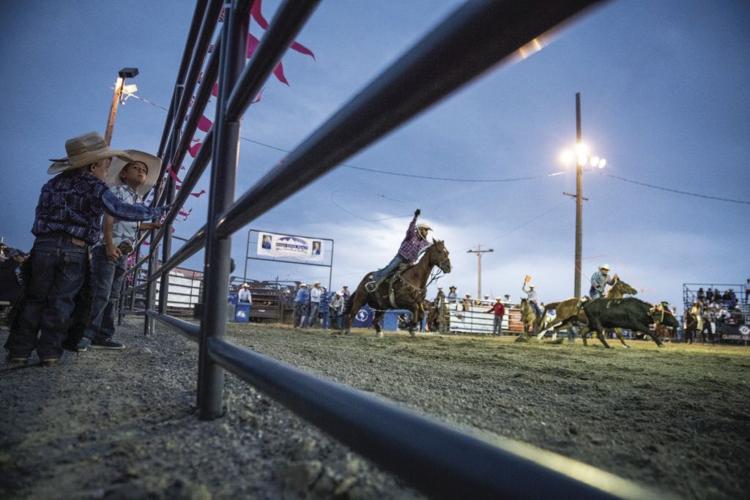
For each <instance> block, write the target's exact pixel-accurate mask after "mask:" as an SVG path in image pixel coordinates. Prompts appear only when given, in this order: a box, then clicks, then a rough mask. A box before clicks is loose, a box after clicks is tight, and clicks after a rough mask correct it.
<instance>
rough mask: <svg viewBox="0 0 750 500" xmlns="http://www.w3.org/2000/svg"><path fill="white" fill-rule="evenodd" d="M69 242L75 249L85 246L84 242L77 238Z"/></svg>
mask: <svg viewBox="0 0 750 500" xmlns="http://www.w3.org/2000/svg"><path fill="white" fill-rule="evenodd" d="M70 242H71V243H73V244H74V245H75V246H77V247H81V248H83V247H85V246H86V242H85V241H83V240H80V239H78V238H70Z"/></svg>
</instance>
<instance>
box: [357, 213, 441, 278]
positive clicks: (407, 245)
mask: <svg viewBox="0 0 750 500" xmlns="http://www.w3.org/2000/svg"><path fill="white" fill-rule="evenodd" d="M421 213H422V211H421V210H420V209H417V210H416V211H415V212H414V218H413V219H412V220H411V223H410V224H409V227H408V229H407V230H406V237H405V238H404V241H402V242H401V246H400V247H399V249H398V253H397V254H396V256H395V257H394V258H393V259H392V260H391V261H390V262H389V263H388V265H387V266H385V267H384V268H382V269H379V270H377V271H375V272H374V273H372V279H373V281H370V282H368V283H367V285H366V288H367V291H368V292H374V291H375V290H377V288H378V286H380V284H381V283H382V282H383V280H385V279H386V278H387V277H388V276H390V275H391V273H393V272H394V271H395V270H396V269H398V266H400V265H401V264H413V263H414V262H416V260H417V257H419V254H420V252H422V250H424V249H425V248H427V247H428V246H430V242H429V241H427V232H428V231H431V230H432V228H431V227H430V226H428V225H427V224H425V223H419V224H417V217H419V215H420V214H421Z"/></svg>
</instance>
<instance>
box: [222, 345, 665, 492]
mask: <svg viewBox="0 0 750 500" xmlns="http://www.w3.org/2000/svg"><path fill="white" fill-rule="evenodd" d="M208 342H209V344H208V347H209V354H210V356H211V357H212V358H213V360H214V361H215V362H217V363H219V364H221V365H222V366H223V367H224V368H226V369H227V370H229V371H231V372H232V373H234V374H235V375H237V376H238V377H240V378H241V379H243V380H245V381H247V382H249V383H250V384H252V385H253V386H254V387H255V388H257V389H259V390H261V391H263V392H264V393H266V394H267V395H269V396H270V397H272V398H273V399H275V400H276V401H278V402H279V403H281V404H283V405H284V406H286V407H287V408H289V409H290V410H292V411H293V412H295V413H296V414H298V415H300V416H301V417H303V418H305V419H306V420H308V421H309V422H311V423H313V424H315V425H316V426H318V427H319V428H320V429H322V430H323V431H325V432H326V433H328V434H330V435H331V436H333V437H334V438H336V439H338V440H339V441H341V442H342V443H344V444H345V445H347V446H349V447H351V448H352V449H353V450H355V451H357V452H358V453H361V454H362V455H363V456H365V457H367V458H369V459H371V460H373V461H374V462H376V463H377V464H379V465H380V466H381V467H383V468H385V469H387V470H389V471H391V472H393V473H395V474H397V475H398V476H400V477H401V478H403V479H405V480H407V481H409V482H410V483H411V484H413V485H414V486H415V487H417V488H419V489H420V490H421V491H423V492H424V493H427V494H428V495H430V496H432V497H435V498H472V499H474V498H561V497H563V496H564V497H567V498H577V499H579V498H655V497H654V496H653V495H654V492H651V491H648V490H646V489H644V488H642V487H640V486H638V485H636V484H635V483H632V482H630V481H627V480H624V479H621V478H619V477H617V476H614V475H612V474H609V473H607V472H604V471H602V470H599V469H596V468H595V467H591V466H588V465H585V464H582V463H580V462H576V461H574V460H571V459H568V458H565V457H562V456H560V455H557V454H555V453H551V452H547V451H543V450H541V449H537V448H534V447H532V446H530V445H526V444H523V443H519V442H516V441H511V440H508V439H504V438H500V437H498V438H496V439H494V440H493V442H492V443H490V442H488V441H483V440H481V439H479V438H477V437H472V436H469V435H467V434H464V433H462V432H460V431H458V430H456V429H453V428H452V427H449V426H448V425H446V424H444V423H440V422H437V421H435V420H433V419H431V418H428V417H425V416H422V415H419V414H417V413H415V412H413V411H410V410H406V409H404V408H401V407H399V406H396V405H395V404H394V403H391V402H389V401H387V400H384V399H380V398H377V397H374V396H372V395H370V394H367V393H365V392H362V391H358V390H356V389H352V388H351V387H349V386H345V385H342V384H338V383H335V382H331V381H328V380H325V379H323V378H319V377H316V376H314V375H310V374H308V373H305V372H303V371H302V370H299V369H297V368H294V367H292V366H290V365H287V364H285V363H282V362H279V361H276V360H274V359H273V358H270V357H268V356H264V355H262V354H259V353H256V352H253V351H251V350H249V349H246V348H244V347H240V346H236V345H233V344H231V343H229V342H227V341H225V340H220V339H214V338H212V339H209V341H208Z"/></svg>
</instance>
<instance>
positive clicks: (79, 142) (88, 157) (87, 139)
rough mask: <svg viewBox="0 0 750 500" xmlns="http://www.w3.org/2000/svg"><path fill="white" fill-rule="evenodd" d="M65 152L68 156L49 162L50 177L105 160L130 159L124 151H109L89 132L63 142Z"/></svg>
mask: <svg viewBox="0 0 750 500" xmlns="http://www.w3.org/2000/svg"><path fill="white" fill-rule="evenodd" d="M65 152H66V153H67V155H68V156H66V157H65V158H57V159H52V160H50V161H51V162H53V163H52V165H50V167H49V168H48V169H47V173H48V174H50V175H55V174H59V173H61V172H66V171H68V170H74V169H76V168H81V167H85V166H86V165H91V164H92V163H96V162H98V161H100V160H106V159H107V158H122V159H123V160H125V161H130V160H132V158H131V157H130V155H128V153H126V152H125V151H119V150H117V149H109V146H107V143H106V142H104V139H103V138H102V136H101V135H99V134H98V133H96V132H89V133H88V134H83V135H80V136H78V137H73V138H72V139H68V140H67V141H65Z"/></svg>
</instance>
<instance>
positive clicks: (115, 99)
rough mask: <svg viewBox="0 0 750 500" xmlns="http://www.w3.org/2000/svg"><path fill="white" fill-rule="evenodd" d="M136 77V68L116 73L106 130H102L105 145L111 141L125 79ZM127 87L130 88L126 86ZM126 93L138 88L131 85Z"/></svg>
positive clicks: (124, 69) (123, 69)
mask: <svg viewBox="0 0 750 500" xmlns="http://www.w3.org/2000/svg"><path fill="white" fill-rule="evenodd" d="M136 76H138V68H122V69H121V70H120V71H119V72H118V73H117V81H116V82H115V91H114V94H112V105H111V106H110V108H109V117H107V128H106V129H105V130H104V142H106V143H107V145H109V144H110V142H111V141H112V129H113V128H115V116H116V115H117V106H118V105H119V104H120V99H121V98H122V91H123V89H124V88H125V79H126V78H135V77H136ZM128 87H131V86H130V85H128ZM127 90H128V93H131V94H132V93H133V92H135V91H136V90H138V87H136V86H135V85H133V86H132V87H131V88H129V89H127Z"/></svg>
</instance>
